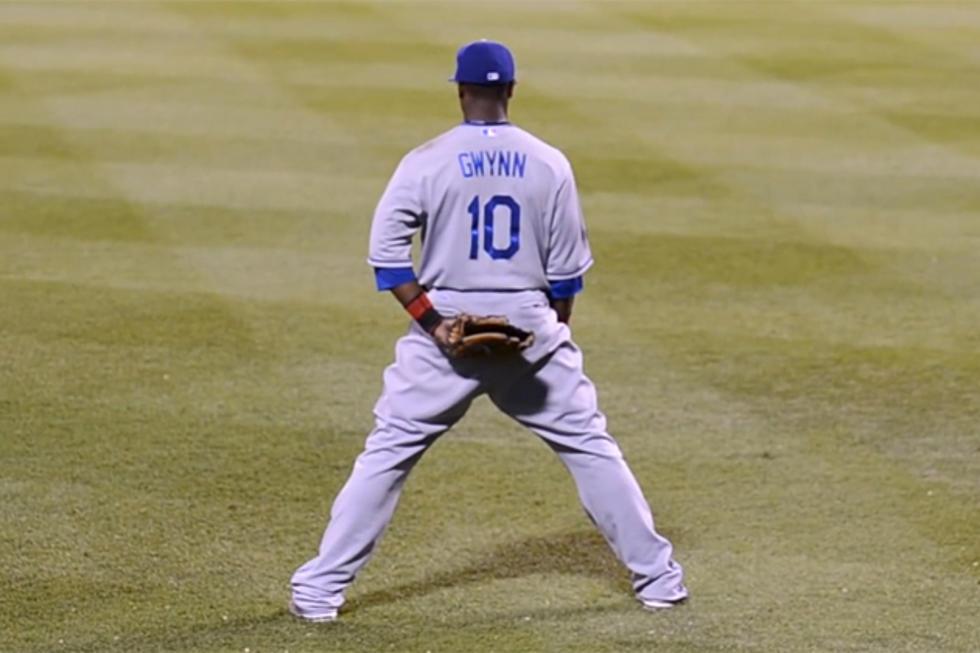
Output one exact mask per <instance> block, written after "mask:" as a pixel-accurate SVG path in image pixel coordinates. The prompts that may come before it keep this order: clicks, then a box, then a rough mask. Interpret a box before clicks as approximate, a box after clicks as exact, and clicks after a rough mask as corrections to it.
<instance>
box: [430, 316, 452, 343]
mask: <svg viewBox="0 0 980 653" xmlns="http://www.w3.org/2000/svg"><path fill="white" fill-rule="evenodd" d="M455 321H456V320H455V318H446V319H444V320H443V321H442V322H440V323H439V325H438V326H437V327H436V328H435V329H434V330H433V331H432V339H433V340H435V341H436V344H437V345H439V347H440V348H442V349H448V348H449V344H450V334H451V333H452V331H453V323H454V322H455Z"/></svg>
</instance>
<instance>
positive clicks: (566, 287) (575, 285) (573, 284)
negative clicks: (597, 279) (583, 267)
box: [551, 277, 585, 299]
mask: <svg viewBox="0 0 980 653" xmlns="http://www.w3.org/2000/svg"><path fill="white" fill-rule="evenodd" d="M583 288H585V281H584V279H583V278H582V277H575V278H574V279H562V280H561V281H552V282H551V297H552V299H568V298H569V297H574V296H575V295H577V294H579V293H580V292H582V289H583Z"/></svg>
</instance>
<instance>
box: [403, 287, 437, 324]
mask: <svg viewBox="0 0 980 653" xmlns="http://www.w3.org/2000/svg"><path fill="white" fill-rule="evenodd" d="M430 308H432V302H431V301H429V296H428V295H426V294H425V293H424V292H423V293H419V296H418V297H416V298H415V299H413V300H412V301H410V302H408V304H407V305H406V306H405V310H406V311H408V314H409V315H411V316H412V319H414V320H420V319H422V316H423V315H425V313H426V311H428V310H429V309H430Z"/></svg>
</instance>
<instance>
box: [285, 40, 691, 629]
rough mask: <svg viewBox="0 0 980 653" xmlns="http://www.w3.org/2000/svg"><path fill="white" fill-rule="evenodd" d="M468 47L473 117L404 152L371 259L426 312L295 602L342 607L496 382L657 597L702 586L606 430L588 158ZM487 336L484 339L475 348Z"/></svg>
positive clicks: (462, 90) (489, 57)
mask: <svg viewBox="0 0 980 653" xmlns="http://www.w3.org/2000/svg"><path fill="white" fill-rule="evenodd" d="M456 62H457V67H456V74H455V75H454V76H453V77H452V78H451V79H450V81H452V82H455V83H456V84H457V85H458V86H457V88H458V95H459V101H460V106H461V108H462V113H463V123H462V124H460V125H457V126H456V127H453V128H452V129H450V130H449V131H447V132H445V133H444V134H442V135H441V136H438V137H436V138H435V139H433V140H431V141H429V142H427V143H425V144H424V145H421V146H419V147H417V148H416V149H414V150H412V151H411V152H409V153H408V154H407V155H406V156H405V157H404V158H403V159H402V161H401V163H400V164H399V165H398V168H397V169H396V170H395V173H394V175H393V176H392V178H391V180H390V182H389V183H388V187H387V188H386V189H385V191H384V194H383V196H382V197H381V200H380V202H379V203H378V206H377V209H376V211H375V214H374V220H373V222H372V225H371V240H370V254H369V257H368V263H369V264H370V265H371V266H373V267H374V271H375V275H376V280H377V287H378V289H379V290H390V291H391V292H392V294H393V295H394V296H395V298H396V299H397V300H398V301H399V302H400V303H401V304H402V306H404V307H405V309H406V310H407V312H408V313H409V314H410V315H411V317H412V318H413V319H412V322H411V324H410V327H409V329H408V333H407V334H406V335H404V336H403V337H402V338H400V339H399V340H398V343H397V345H396V347H395V362H394V363H393V364H391V365H390V366H389V367H388V368H387V369H386V370H385V373H384V389H383V391H382V393H381V397H380V398H379V399H378V401H377V404H376V405H375V408H374V415H375V423H376V426H375V428H374V430H373V431H372V432H371V434H370V435H369V436H368V438H367V441H366V442H365V446H364V451H363V453H361V454H360V455H359V456H358V457H357V460H356V461H355V462H354V467H353V470H352V471H351V475H350V477H349V478H348V480H347V483H346V484H345V485H344V487H343V488H342V489H341V491H340V493H339V494H338V495H337V497H336V499H335V500H334V503H333V508H332V510H331V513H330V520H329V523H328V525H327V528H326V532H325V533H324V534H323V539H322V541H321V544H320V549H319V554H318V555H317V556H316V557H315V558H313V559H312V560H309V561H308V562H307V563H305V564H304V565H302V566H301V567H300V568H299V569H297V570H296V572H295V574H294V575H293V577H292V601H291V603H290V611H291V612H292V613H293V614H294V615H296V616H297V617H300V618H301V619H304V620H307V621H314V622H324V621H333V620H334V619H336V618H337V612H338V610H339V609H340V607H341V605H343V603H344V591H345V590H346V589H347V587H348V586H349V585H350V584H351V583H352V582H353V581H354V578H355V576H356V575H357V573H358V572H359V571H360V570H361V568H362V567H363V566H364V565H365V564H366V563H367V561H368V558H369V557H370V555H371V553H372V552H373V551H374V548H375V546H376V545H377V544H378V541H379V540H380V538H381V536H382V534H383V532H384V530H385V528H386V526H387V525H388V523H389V521H390V520H391V517H392V514H393V513H394V510H395V505H396V504H397V502H398V498H399V496H400V494H401V490H402V486H403V485H404V483H405V480H406V478H407V476H408V474H409V472H410V471H411V470H412V468H413V466H414V465H415V464H416V463H417V462H418V461H419V459H420V458H421V457H422V454H424V453H425V451H426V450H427V449H428V448H429V446H430V445H432V443H433V442H435V440H436V439H437V438H438V437H439V436H440V435H442V434H443V433H445V432H446V431H447V430H448V429H449V428H450V427H452V426H453V424H455V423H456V422H457V421H458V420H459V419H460V418H461V417H463V415H464V414H465V413H466V410H467V409H468V408H469V406H470V403H471V402H472V401H473V399H474V398H476V397H477V396H479V395H481V394H486V395H488V396H489V398H490V400H491V401H492V402H493V403H494V404H495V405H496V406H497V407H498V408H499V409H500V410H502V411H504V412H505V413H507V414H508V415H510V416H511V417H512V418H514V419H515V420H517V421H518V422H520V423H521V424H523V425H525V426H526V427H528V428H529V429H531V431H533V432H534V433H535V434H536V435H538V436H539V437H540V438H542V439H543V440H544V442H545V443H546V444H548V446H550V447H551V449H552V450H553V451H554V452H555V453H556V454H557V455H558V456H559V458H560V459H561V461H562V462H563V463H564V464H565V466H566V467H567V468H568V470H569V472H570V473H571V475H572V478H573V479H574V481H575V484H576V486H577V488H578V493H579V497H580V499H581V501H582V505H583V506H584V508H585V511H586V513H587V514H588V516H589V518H590V519H591V520H592V522H593V523H594V524H595V525H596V526H597V527H598V528H599V530H600V531H601V532H602V534H603V536H605V538H606V541H607V542H608V543H609V546H610V547H611V548H612V550H613V551H614V553H615V554H616V556H617V557H618V558H619V559H620V560H621V561H622V562H623V564H625V565H626V567H627V568H629V570H630V571H631V572H632V579H633V589H634V591H635V595H636V598H637V599H639V601H640V602H641V603H642V604H643V606H644V607H646V608H648V609H651V610H656V609H665V608H670V607H672V606H674V605H677V604H678V603H680V602H682V601H684V600H685V599H686V597H687V590H686V589H685V587H684V585H683V583H682V577H683V571H682V569H681V566H680V565H679V564H677V563H676V562H675V561H674V560H673V558H672V547H671V544H670V542H669V541H667V539H665V538H664V537H663V536H661V535H660V534H658V533H657V531H656V530H655V529H654V524H653V517H652V515H651V512H650V508H649V506H648V505H647V502H646V499H644V497H643V493H642V491H641V490H640V487H639V485H638V484H637V482H636V479H635V478H634V476H633V473H632V472H631V470H630V468H629V467H628V466H627V464H626V462H625V461H624V460H623V454H622V453H621V451H620V449H619V446H618V445H617V444H616V441H615V440H613V438H612V437H611V436H610V435H609V434H608V433H607V432H606V419H605V417H604V416H603V414H602V413H601V412H599V409H598V407H597V404H596V391H595V388H594V386H593V385H592V383H591V382H590V381H589V379H588V378H586V376H585V375H584V374H583V372H582V353H581V351H580V350H579V348H578V347H577V346H576V345H575V343H574V342H573V341H572V339H571V333H570V330H569V326H568V323H569V319H570V317H571V314H572V303H573V299H574V297H575V295H576V294H577V293H578V292H580V291H581V290H582V288H583V282H582V277H583V275H584V273H585V271H586V270H588V269H589V267H590V266H591V265H592V254H591V252H590V249H589V243H588V239H587V236H586V231H585V225H584V222H583V218H582V211H581V209H580V207H579V200H578V191H577V189H576V186H575V179H574V176H573V174H572V168H571V166H570V165H569V163H568V160H567V159H566V158H565V156H564V155H563V154H562V153H561V152H560V151H559V150H557V149H555V148H554V147H551V146H550V145H548V144H546V143H544V142H543V141H541V140H539V139H537V138H536V137H534V136H533V135H531V134H529V133H528V132H526V131H524V130H523V129H521V128H519V127H517V126H515V125H513V124H511V123H510V122H509V121H508V119H507V106H508V101H509V100H510V98H511V96H512V94H513V91H514V83H515V76H514V59H513V56H512V55H511V53H510V51H509V50H508V49H507V48H506V47H505V46H504V45H502V44H500V43H494V42H490V41H477V42H474V43H470V44H468V45H465V46H463V47H462V48H461V49H460V50H459V52H458V53H457V57H456ZM416 234H419V235H420V237H421V257H420V259H421V260H420V261H419V267H418V274H417V275H416V273H415V271H414V269H413V266H412V259H411V246H412V239H413V237H414V236H415V235H416ZM486 315H499V316H503V317H505V318H506V320H503V319H501V320H496V321H491V322H492V324H496V325H498V326H499V325H501V324H505V326H504V327H501V328H499V329H495V328H493V327H491V328H486V329H482V330H481V329H476V331H480V333H476V334H470V333H469V330H468V329H469V326H468V325H470V324H471V323H473V321H474V319H473V318H466V317H464V318H460V317H459V316H486ZM467 320H469V321H467ZM476 321H478V319H477V320H476ZM483 331H486V332H489V335H488V334H487V333H483ZM532 334H533V335H532ZM470 337H473V338H474V339H480V341H479V342H478V343H477V345H476V346H475V347H469V346H468V344H469V343H468V339H469V338H470ZM485 337H486V338H490V339H491V340H490V345H491V346H486V342H487V341H485V340H482V338H485ZM501 344H502V346H497V345H501Z"/></svg>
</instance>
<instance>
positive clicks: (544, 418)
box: [488, 341, 687, 601]
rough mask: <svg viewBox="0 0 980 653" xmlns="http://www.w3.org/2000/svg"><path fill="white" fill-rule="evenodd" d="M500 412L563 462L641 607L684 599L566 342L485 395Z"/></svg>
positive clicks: (668, 551) (667, 550) (679, 576)
mask: <svg viewBox="0 0 980 653" xmlns="http://www.w3.org/2000/svg"><path fill="white" fill-rule="evenodd" d="M488 394H489V396H490V398H491V400H492V401H493V402H494V403H495V404H496V405H497V406H498V407H499V408H500V409H501V410H503V411H504V412H506V413H507V414H509V415H510V416H512V417H513V418H514V419H516V420H517V421H518V422H520V423H521V424H523V425H525V426H527V427H529V428H530V429H531V430H532V431H534V432H535V433H536V434H537V435H538V436H540V437H541V438H542V439H543V440H544V441H545V442H546V443H547V444H548V445H549V446H550V447H551V449H552V450H553V451H554V452H555V453H556V454H557V455H558V456H559V457H560V458H561V460H562V462H563V463H564V464H565V466H566V467H567V468H568V471H569V472H570V473H571V475H572V478H573V479H574V480H575V484H576V486H577V488H578V494H579V498H580V499H581V501H582V505H583V506H584V508H585V511H586V513H587V514H588V516H589V518H590V519H591V520H592V522H593V523H594V524H595V525H596V526H597V527H598V529H599V530H600V531H601V532H602V534H603V536H604V537H605V538H606V541H607V542H608V543H609V546H610V547H611V548H612V550H613V552H614V553H615V554H616V557H618V558H619V559H620V560H621V561H622V562H623V563H624V564H625V565H626V567H627V568H629V570H630V571H631V572H632V576H633V589H634V591H635V592H636V595H637V596H638V597H639V598H641V599H661V600H671V601H673V600H678V599H681V598H684V597H685V596H686V595H687V591H686V589H684V586H683V584H682V581H683V573H684V572H683V569H682V568H681V566H680V565H679V564H678V563H677V562H675V561H674V560H673V558H672V555H673V547H672V545H671V543H670V542H669V541H668V540H667V539H666V538H665V537H663V536H662V535H660V534H659V533H657V531H656V529H655V528H654V523H653V515H652V514H651V511H650V507H649V505H648V504H647V501H646V499H645V498H644V496H643V491H642V490H641V489H640V486H639V484H638V483H637V481H636V478H635V477H634V476H633V472H632V471H631V470H630V468H629V466H628V465H627V464H626V461H625V460H624V459H623V454H622V452H621V450H620V448H619V445H618V444H617V443H616V441H615V440H614V439H613V438H612V437H611V436H610V435H609V434H608V433H607V432H606V418H605V416H603V414H602V413H601V412H599V409H598V401H597V398H596V391H595V386H593V385H592V382H591V381H589V379H588V378H587V377H586V376H585V375H584V373H583V371H582V354H581V351H580V350H579V349H578V347H576V346H575V344H574V343H572V342H571V341H567V342H565V343H564V344H562V345H561V346H560V347H559V348H558V349H557V350H556V351H555V352H554V353H552V354H551V355H550V356H549V357H546V358H545V359H543V360H542V361H540V362H539V363H538V364H537V365H535V366H533V367H530V368H527V370H526V373H525V374H518V375H517V379H516V380H505V381H502V382H501V383H500V384H499V385H498V386H497V387H492V388H490V390H489V392H488Z"/></svg>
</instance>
